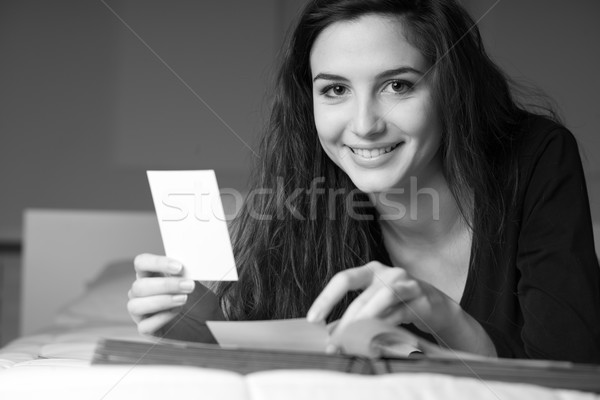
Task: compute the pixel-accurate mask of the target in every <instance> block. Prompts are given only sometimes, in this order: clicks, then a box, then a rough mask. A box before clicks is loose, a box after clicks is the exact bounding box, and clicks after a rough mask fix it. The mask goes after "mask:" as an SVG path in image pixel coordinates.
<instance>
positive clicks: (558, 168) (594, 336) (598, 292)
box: [506, 127, 600, 363]
mask: <svg viewBox="0 0 600 400" xmlns="http://www.w3.org/2000/svg"><path fill="white" fill-rule="evenodd" d="M542 144H543V145H542V147H541V148H540V151H537V152H536V154H535V155H533V156H532V159H531V164H530V165H531V167H530V171H529V173H528V174H527V176H528V177H529V181H528V182H524V184H525V185H526V190H525V196H524V202H523V215H522V225H521V232H520V235H519V238H518V249H517V259H516V262H517V268H518V270H519V273H520V278H519V281H518V285H517V291H518V293H517V294H518V296H519V304H520V307H521V312H522V315H523V328H522V331H521V338H522V340H523V344H524V351H525V354H526V356H527V357H530V358H542V359H559V360H571V361H576V362H593V363H600V268H599V267H598V260H597V258H596V253H595V251H594V241H593V232H592V224H591V216H590V208H589V201H588V195H587V189H586V185H585V178H584V174H583V168H582V165H581V160H580V157H579V151H578V148H577V142H576V141H575V138H574V137H573V136H572V135H571V133H570V132H569V131H567V130H566V129H564V128H561V127H557V128H555V129H554V130H553V131H551V132H550V133H548V135H547V136H546V137H545V139H544V141H543V143H542ZM506 351H509V350H506Z"/></svg>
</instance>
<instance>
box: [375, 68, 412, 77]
mask: <svg viewBox="0 0 600 400" xmlns="http://www.w3.org/2000/svg"><path fill="white" fill-rule="evenodd" d="M406 73H413V74H417V75H423V73H422V72H421V71H419V70H418V69H415V68H413V67H409V66H402V67H399V68H394V69H388V70H387V71H383V72H381V73H379V74H377V79H383V78H390V77H392V76H395V75H400V74H406Z"/></svg>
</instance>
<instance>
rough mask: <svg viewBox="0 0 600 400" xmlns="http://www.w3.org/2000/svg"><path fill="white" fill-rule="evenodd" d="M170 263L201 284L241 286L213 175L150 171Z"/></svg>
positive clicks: (151, 188)
mask: <svg viewBox="0 0 600 400" xmlns="http://www.w3.org/2000/svg"><path fill="white" fill-rule="evenodd" d="M147 174H148V181H149V183H150V190H151V192H152V199H153V201H154V208H155V210H156V216H157V218H158V225H159V227H160V234H161V236H162V241H163V245H164V247H165V253H166V255H167V257H170V258H173V259H175V260H177V261H180V262H181V263H182V264H183V265H184V276H185V277H186V278H189V279H193V280H199V281H237V270H236V267H235V260H234V257H233V251H232V248H231V241H230V239H229V231H228V230H227V222H226V220H225V214H224V212H223V205H222V203H221V197H220V194H219V187H218V185H217V178H216V176H215V172H214V171H213V170H204V171H147Z"/></svg>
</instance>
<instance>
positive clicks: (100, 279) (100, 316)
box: [55, 259, 135, 325]
mask: <svg viewBox="0 0 600 400" xmlns="http://www.w3.org/2000/svg"><path fill="white" fill-rule="evenodd" d="M134 280H135V270H134V268H133V260H130V259H128V260H119V261H116V262H113V263H111V264H109V265H108V266H106V268H104V269H103V270H102V272H101V273H100V274H99V275H98V276H97V277H96V278H95V279H93V280H92V281H91V282H90V283H89V284H88V285H87V286H86V290H85V293H83V294H82V295H81V296H79V297H78V298H76V299H75V300H73V301H72V302H71V303H69V304H68V305H67V306H65V307H64V308H63V309H62V310H61V311H59V313H58V315H57V317H56V320H55V323H56V324H59V325H65V324H67V325H73V324H75V325H76V324H82V323H107V322H108V323H129V324H133V321H132V320H131V317H130V316H129V313H128V312H127V301H128V297H127V292H128V291H129V289H130V288H131V284H132V283H133V281H134Z"/></svg>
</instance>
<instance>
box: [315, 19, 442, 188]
mask: <svg viewBox="0 0 600 400" xmlns="http://www.w3.org/2000/svg"><path fill="white" fill-rule="evenodd" d="M310 66H311V71H312V79H313V107H314V117H315V124H316V128H317V132H318V135H319V140H320V142H321V145H322V146H323V149H324V150H325V152H326V153H327V154H328V155H329V157H330V158H331V159H332V160H333V162H335V163H336V164H337V165H338V166H339V167H340V168H341V169H342V170H344V171H345V172H346V173H347V174H348V176H349V177H350V179H352V181H353V182H354V184H355V185H356V186H357V187H358V188H359V189H360V190H362V191H364V192H367V193H377V192H385V191H388V190H390V189H392V188H396V189H398V188H408V187H409V186H408V184H409V178H410V177H411V176H415V177H416V178H417V179H418V180H419V182H418V183H417V184H418V185H419V186H423V185H426V183H427V180H428V179H430V178H432V177H433V176H434V175H436V174H439V173H441V166H440V165H441V164H440V162H439V156H438V149H439V146H440V139H441V128H440V126H441V124H440V121H439V118H438V115H437V110H436V107H435V105H434V103H433V100H432V93H431V92H432V90H431V87H430V83H429V80H428V79H427V77H425V76H424V74H425V73H426V72H427V69H428V68H429V65H427V62H426V60H425V58H424V57H423V55H422V54H421V53H420V52H419V51H418V50H417V49H416V48H415V47H413V46H412V45H411V44H409V43H408V42H407V41H406V39H405V37H404V34H403V24H402V22H401V20H400V19H398V18H393V17H386V16H380V15H365V16H363V17H361V18H359V19H358V20H355V21H345V22H337V23H334V24H332V25H330V26H328V27H327V28H326V29H325V30H323V32H321V34H320V35H319V36H318V37H317V39H316V41H315V43H314V45H313V47H312V50H311V54H310ZM422 180H425V182H423V181H422Z"/></svg>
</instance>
